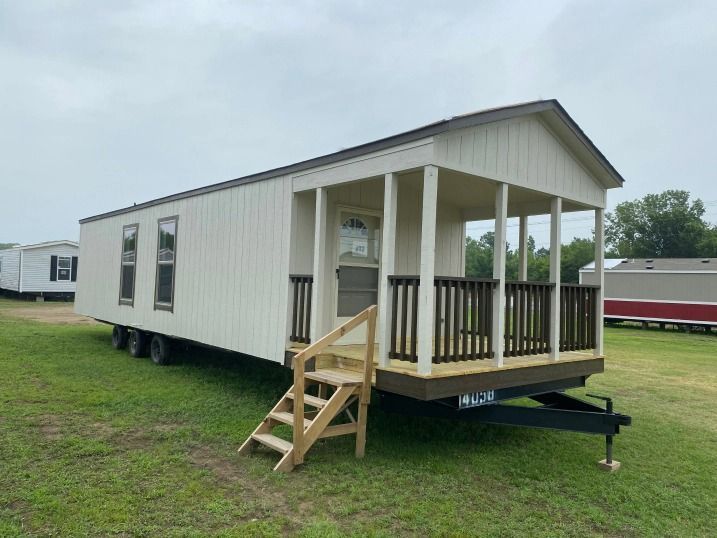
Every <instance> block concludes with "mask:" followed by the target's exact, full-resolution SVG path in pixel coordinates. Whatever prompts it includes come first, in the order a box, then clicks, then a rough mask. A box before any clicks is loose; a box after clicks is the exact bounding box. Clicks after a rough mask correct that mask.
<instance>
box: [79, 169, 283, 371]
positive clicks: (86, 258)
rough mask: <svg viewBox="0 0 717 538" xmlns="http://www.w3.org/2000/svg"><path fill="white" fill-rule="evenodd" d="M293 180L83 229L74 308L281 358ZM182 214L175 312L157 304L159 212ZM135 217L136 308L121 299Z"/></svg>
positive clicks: (137, 213)
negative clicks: (125, 246)
mask: <svg viewBox="0 0 717 538" xmlns="http://www.w3.org/2000/svg"><path fill="white" fill-rule="evenodd" d="M291 201H292V185H291V180H290V179H289V178H285V177H279V178H274V179H270V180H266V181H259V182H256V183H249V184H245V185H241V186H237V187H234V188H231V189H226V190H220V191H216V192H212V193H208V194H204V195H201V196H194V197H191V198H185V199H182V200H177V201H173V202H168V203H165V204H160V205H156V206H152V207H148V208H145V209H141V210H138V211H133V212H129V213H125V214H122V215H117V216H114V217H109V218H106V219H102V220H97V221H92V222H88V223H85V224H83V225H82V226H81V235H80V265H79V273H78V278H77V284H78V285H77V296H76V300H75V309H76V311H77V312H78V313H81V314H84V315H87V316H91V317H94V318H97V319H101V320H104V321H108V322H112V323H118V324H122V325H133V326H137V327H141V328H143V329H145V330H148V331H154V332H159V333H163V334H168V335H171V336H178V337H182V338H187V339H190V340H194V341H197V342H201V343H204V344H209V345H213V346H217V347H222V348H225V349H231V350H234V351H240V352H243V353H248V354H250V355H255V356H258V357H262V358H265V359H269V360H272V361H276V362H283V359H284V344H285V340H286V339H285V329H286V325H285V320H286V312H287V298H288V274H289V238H290V224H291V222H290V221H291V219H290V215H291ZM172 215H179V223H178V226H177V243H176V249H177V252H176V267H175V293H174V312H166V311H162V310H154V285H155V269H156V254H157V219H159V218H161V217H167V216H172ZM132 223H139V237H138V251H137V267H136V282H135V295H134V307H131V306H127V305H121V306H120V305H119V304H118V295H119V276H120V254H121V252H120V250H121V243H122V226H124V225H126V224H132Z"/></svg>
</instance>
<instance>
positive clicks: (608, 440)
mask: <svg viewBox="0 0 717 538" xmlns="http://www.w3.org/2000/svg"><path fill="white" fill-rule="evenodd" d="M585 396H587V397H588V398H596V399H598V400H603V401H604V402H605V412H607V413H608V414H613V411H612V398H608V397H606V396H598V395H597V394H586V395H585ZM612 441H613V436H612V435H606V436H605V459H604V460H600V461H599V462H598V467H599V468H600V469H602V470H603V471H610V472H612V471H617V470H618V469H619V468H620V462H619V461H615V460H613V459H612Z"/></svg>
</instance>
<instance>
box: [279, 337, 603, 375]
mask: <svg viewBox="0 0 717 538" xmlns="http://www.w3.org/2000/svg"><path fill="white" fill-rule="evenodd" d="M304 347H306V346H305V345H302V344H295V345H292V347H291V348H289V351H292V352H299V351H301V349H303V348H304ZM365 348H366V346H365V344H344V345H333V346H328V347H327V348H326V349H325V350H324V351H323V352H322V356H333V358H334V359H335V360H336V362H335V364H333V365H332V366H334V367H336V366H338V367H344V368H347V369H353V368H351V365H348V364H343V365H342V364H341V363H342V359H348V361H351V362H353V361H359V362H363V358H364V354H365ZM374 357H378V344H376V345H375V348H374ZM601 358H602V357H596V356H595V355H593V353H592V352H591V351H562V352H561V353H560V359H559V360H557V361H556V360H554V359H551V358H550V357H549V356H548V355H547V354H540V355H523V356H518V357H504V358H503V366H501V367H498V366H497V365H496V361H495V360H494V359H483V360H469V361H456V362H442V363H433V364H432V366H431V373H430V374H428V375H422V374H419V373H418V372H417V371H416V369H417V366H418V365H417V364H416V363H412V362H409V361H399V360H395V359H392V360H391V361H390V366H388V367H386V368H381V367H379V366H378V359H377V358H374V364H375V365H376V370H384V371H387V372H394V373H397V374H403V375H409V376H414V377H420V378H441V377H450V376H462V375H469V374H479V373H484V372H494V371H502V370H511V369H515V368H529V367H533V366H545V365H552V364H559V363H569V362H579V361H593V360H596V359H601ZM355 364H356V363H355ZM326 366H329V365H328V364H326ZM357 366H358V364H357ZM317 367H318V368H322V367H324V363H323V361H322V362H321V363H319V364H318V365H317Z"/></svg>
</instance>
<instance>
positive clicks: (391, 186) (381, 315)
mask: <svg viewBox="0 0 717 538" xmlns="http://www.w3.org/2000/svg"><path fill="white" fill-rule="evenodd" d="M397 210H398V176H397V175H396V174H386V177H385V179H384V187H383V223H382V225H383V231H382V234H381V280H380V290H379V293H380V295H379V305H378V323H379V326H378V363H379V366H382V367H386V366H388V365H389V363H390V359H389V357H388V352H389V350H390V339H391V313H392V312H393V308H394V307H393V293H391V288H390V287H389V285H388V276H389V275H393V274H396V212H397Z"/></svg>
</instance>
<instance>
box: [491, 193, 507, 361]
mask: <svg viewBox="0 0 717 538" xmlns="http://www.w3.org/2000/svg"><path fill="white" fill-rule="evenodd" d="M507 222H508V184H507V183H498V188H497V189H496V193H495V243H494V245H493V278H495V279H497V280H498V284H497V285H496V287H495V290H494V292H493V327H492V330H493V357H494V359H495V363H496V365H497V366H503V351H504V350H503V348H504V346H505V340H504V333H505V258H506V255H505V249H506V241H507V239H506V233H507Z"/></svg>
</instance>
